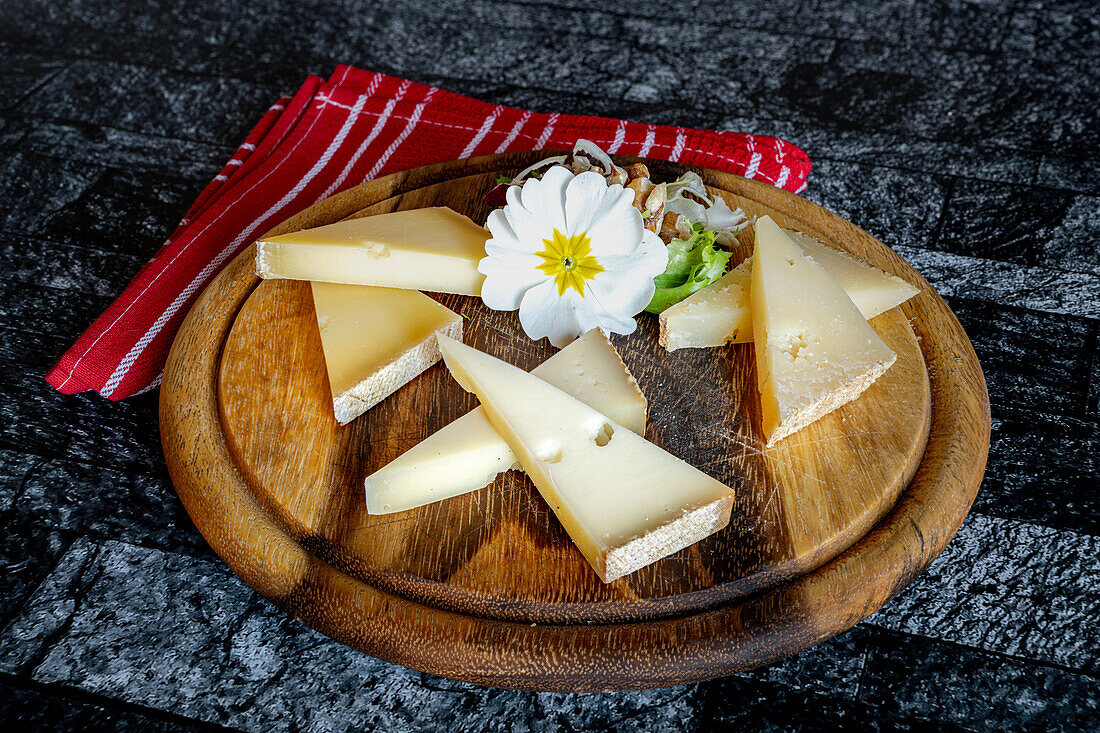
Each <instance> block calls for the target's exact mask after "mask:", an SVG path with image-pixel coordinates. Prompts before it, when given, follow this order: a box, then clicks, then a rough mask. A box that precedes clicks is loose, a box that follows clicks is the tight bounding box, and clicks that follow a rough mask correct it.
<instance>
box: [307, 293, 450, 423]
mask: <svg viewBox="0 0 1100 733" xmlns="http://www.w3.org/2000/svg"><path fill="white" fill-rule="evenodd" d="M310 285H311V288H312V290H313V306H314V309H315V310H316V312H317V327H318V329H320V332H321V345H322V347H323V348H324V352H325V369H326V371H327V372H328V383H329V390H330V391H331V392H332V409H333V413H334V414H335V416H336V420H337V422H339V423H340V424H341V425H344V424H347V423H349V422H351V421H352V420H354V419H355V418H357V417H358V416H359V415H362V414H363V413H364V412H366V411H367V410H369V409H370V408H371V407H374V406H375V405H376V404H378V403H379V402H381V401H382V400H383V399H385V398H386V397H388V396H389V395H391V394H392V393H393V392H395V391H396V390H397V389H398V388H400V387H401V386H402V385H404V384H407V383H408V382H409V381H410V380H412V379H413V378H414V377H416V376H417V375H419V374H420V373H421V372H423V371H424V370H425V369H427V368H428V367H430V366H431V365H432V364H434V363H436V362H437V361H439V357H440V354H439V344H438V342H437V340H436V337H437V336H438V335H439V334H444V335H447V336H450V337H452V338H461V337H462V317H461V316H460V315H458V314H457V313H455V312H454V311H452V310H450V309H449V308H446V307H445V306H443V305H440V304H439V303H437V302H436V301H434V300H432V299H431V298H429V297H428V296H427V295H424V294H423V293H420V292H417V291H415V290H397V289H394V288H372V287H366V286H363V285H337V284H333V283H321V282H315V283H310Z"/></svg>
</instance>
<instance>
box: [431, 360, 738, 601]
mask: <svg viewBox="0 0 1100 733" xmlns="http://www.w3.org/2000/svg"><path fill="white" fill-rule="evenodd" d="M440 350H441V351H442V352H443V358H444V360H445V361H446V362H447V368H448V369H450V370H451V373H452V374H454V376H455V378H456V379H457V380H458V382H459V384H461V385H462V386H463V387H464V388H466V389H467V390H469V391H471V392H474V393H475V394H476V395H477V396H478V398H479V399H480V400H481V405H482V407H483V408H484V409H485V414H486V416H488V418H489V421H490V422H491V423H492V424H493V427H495V428H496V429H497V432H498V433H500V435H501V437H503V438H504V439H505V440H506V441H507V442H508V445H509V446H510V447H511V448H512V452H513V453H515V455H516V458H518V459H519V462H520V465H522V466H523V469H524V471H526V472H527V475H528V476H530V477H531V480H532V481H534V483H535V486H536V487H538V490H539V492H540V493H541V494H542V496H543V498H545V499H546V501H547V503H548V504H549V505H550V508H551V509H553V510H554V514H556V515H557V517H558V519H559V520H560V521H561V523H562V525H563V526H564V527H565V531H566V532H568V534H569V536H570V537H571V538H572V540H573V542H574V543H575V544H576V545H577V547H578V548H579V549H580V551H581V553H582V554H583V555H584V557H585V559H587V560H588V562H589V563H590V564H591V565H592V568H593V569H594V570H595V571H596V574H597V575H599V576H600V578H601V579H602V580H603V581H604V582H605V583H606V582H610V581H612V580H615V579H616V578H619V577H622V576H623V575H626V574H628V573H632V572H634V571H635V570H637V569H639V568H642V567H645V566H646V565H649V564H650V563H653V562H655V561H657V560H659V559H661V558H662V557H665V556H667V555H670V554H672V553H673V552H676V551H677V550H680V549H682V548H684V547H687V546H688V545H691V544H694V543H695V542H698V541H699V540H701V539H703V538H704V537H706V536H708V535H710V534H713V533H714V532H717V531H718V530H720V529H722V528H723V527H725V526H726V525H727V524H728V523H729V517H730V507H731V504H732V502H733V490H732V489H730V488H729V487H728V486H726V485H724V484H722V483H720V482H719V481H716V480H714V479H713V478H711V477H710V476H708V475H706V474H705V473H703V472H702V471H699V470H697V469H695V468H693V467H692V466H690V465H688V464H687V463H685V462H684V461H681V460H680V459H679V458H676V457H675V456H673V455H671V454H669V453H666V452H665V451H663V450H661V449H660V448H658V447H657V446H656V445H654V444H653V443H650V442H649V441H647V440H646V439H645V438H643V437H641V436H640V435H637V434H636V433H633V432H631V431H630V430H628V429H627V428H625V427H623V426H622V425H621V424H620V423H618V422H616V421H614V420H612V419H610V418H609V417H607V416H605V415H603V414H602V413H600V412H598V411H596V410H594V409H592V408H591V407H589V406H588V405H586V404H584V403H583V402H580V401H578V400H576V399H573V398H572V397H570V396H569V395H568V394H566V393H565V392H562V391H561V390H560V389H558V388H557V387H554V386H552V385H550V384H548V383H547V382H544V381H542V380H541V379H539V378H538V377H536V376H534V375H533V374H528V373H527V372H525V371H523V370H522V369H518V368H516V367H514V366H512V365H511V364H506V363H505V362H503V361H500V360H499V359H496V358H494V357H492V356H489V355H488V354H485V353H482V352H480V351H477V350H476V349H472V348H470V347H469V346H465V345H463V344H461V343H459V342H457V341H454V340H451V339H447V338H441V339H440Z"/></svg>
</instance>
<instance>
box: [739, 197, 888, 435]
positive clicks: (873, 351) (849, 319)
mask: <svg viewBox="0 0 1100 733" xmlns="http://www.w3.org/2000/svg"><path fill="white" fill-rule="evenodd" d="M751 289H752V314H753V332H754V346H755V352H756V372H757V379H758V383H759V388H760V403H761V413H762V417H763V430H764V435H765V436H766V437H767V441H768V445H771V444H773V443H775V442H776V441H778V440H780V439H782V438H784V437H786V436H787V435H790V434H791V433H793V432H795V431H796V430H799V429H801V428H802V427H805V426H806V425H809V424H810V423H812V422H814V421H816V420H819V419H820V418H822V417H824V416H825V415H827V414H828V413H830V412H832V411H833V410H836V409H837V408H839V407H840V406H842V405H844V404H846V403H848V402H850V401H852V400H854V399H855V398H856V397H858V396H859V395H860V394H861V393H862V392H863V391H864V390H865V389H867V387H869V386H870V385H871V384H872V383H873V382H874V381H875V380H876V379H878V377H879V376H881V375H882V373H883V372H885V371H886V370H887V369H888V368H889V367H890V365H891V364H893V363H894V360H895V359H896V358H897V355H896V354H894V352H892V351H891V350H890V348H889V347H887V346H886V344H885V343H883V341H882V339H881V338H879V336H878V334H877V333H875V331H874V329H873V328H871V326H870V324H868V323H867V320H866V318H865V317H864V315H863V314H862V313H861V312H860V311H859V309H858V308H857V307H856V306H855V304H854V303H853V302H852V300H851V298H849V297H848V295H847V294H846V293H845V292H844V289H843V288H841V287H840V285H839V284H838V283H837V281H836V280H834V279H833V278H832V276H830V275H829V273H828V272H826V270H825V268H824V267H822V266H821V265H820V264H818V263H817V262H815V261H814V260H813V259H811V258H810V257H808V256H807V255H806V254H805V253H804V252H803V251H802V249H801V248H800V247H799V246H798V245H797V244H795V243H794V241H793V240H792V239H791V238H790V237H789V236H787V234H786V233H785V232H784V231H783V230H782V229H780V228H779V226H778V225H776V223H775V222H774V221H772V219H771V217H768V216H764V217H761V218H760V219H758V220H757V222H756V248H755V250H754V251H753V264H752V288H751Z"/></svg>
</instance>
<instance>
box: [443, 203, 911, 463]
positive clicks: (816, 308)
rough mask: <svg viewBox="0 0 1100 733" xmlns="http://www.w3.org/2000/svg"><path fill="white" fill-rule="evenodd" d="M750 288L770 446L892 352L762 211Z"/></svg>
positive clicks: (840, 399)
mask: <svg viewBox="0 0 1100 733" xmlns="http://www.w3.org/2000/svg"><path fill="white" fill-rule="evenodd" d="M751 290H752V316H753V333H754V343H755V349H756V373H757V379H758V382H759V386H760V404H761V411H762V415H763V429H764V434H765V436H767V440H768V444H769V445H771V444H773V443H775V442H776V441H777V440H780V439H782V438H784V437H785V436H787V435H790V434H791V433H793V432H795V431H796V430H799V429H800V428H802V427H804V426H806V425H809V424H810V423H812V422H814V421H815V420H818V419H820V418H821V417H824V416H825V415H827V414H828V413H830V412H832V411H833V410H835V409H837V408H838V407H840V406H841V405H844V404H846V403H848V402H851V401H852V400H854V399H855V398H856V397H858V396H859V395H860V393H862V392H863V390H865V389H867V387H869V386H870V385H871V384H872V383H873V382H874V381H875V380H876V379H878V378H879V376H881V375H882V373H883V372H885V371H886V370H887V369H888V368H889V367H890V365H891V364H893V363H894V360H895V359H896V358H897V355H896V354H894V352H892V351H891V350H890V349H889V347H887V346H886V344H885V343H883V341H882V339H881V338H879V336H878V334H877V333H875V330H874V329H873V328H871V326H870V324H868V323H867V319H866V318H865V317H864V315H863V314H862V313H861V312H860V311H859V309H858V308H857V307H856V306H855V304H854V303H853V302H852V299H851V298H849V297H848V295H847V294H846V293H845V292H844V289H843V288H841V287H840V285H839V284H838V283H837V281H836V280H834V279H833V278H832V277H831V276H830V275H829V273H828V272H827V271H826V270H825V268H824V267H822V266H821V265H820V264H818V263H817V262H815V261H814V260H812V259H810V258H809V257H807V256H806V254H805V253H804V252H803V251H802V249H801V248H800V247H799V246H798V245H797V244H795V243H794V241H793V240H792V239H791V238H790V237H789V236H787V234H786V233H785V232H784V231H783V230H782V229H780V228H779V226H778V225H777V224H776V223H775V222H774V221H772V219H771V217H769V216H764V217H761V218H760V219H758V220H757V222H756V248H755V250H754V251H753V263H752V288H751ZM444 355H446V352H444Z"/></svg>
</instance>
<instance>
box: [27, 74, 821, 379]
mask: <svg viewBox="0 0 1100 733" xmlns="http://www.w3.org/2000/svg"><path fill="white" fill-rule="evenodd" d="M580 137H584V138H588V139H590V140H593V141H594V142H596V143H598V144H599V145H600V146H601V147H603V148H604V149H605V150H607V151H608V152H610V153H619V154H622V155H637V156H642V157H651V158H664V159H666V160H671V161H679V162H681V163H685V164H688V165H695V166H703V167H707V168H714V169H717V170H722V171H727V172H730V173H735V174H737V175H741V176H745V177H746V178H754V179H757V180H761V181H766V182H767V183H770V184H773V185H775V186H778V187H780V188H785V189H787V190H788V191H794V192H796V193H797V192H800V191H802V190H803V189H804V188H805V187H806V176H807V175H808V174H809V172H810V167H811V164H810V160H809V158H807V157H806V154H805V153H803V152H802V151H801V150H800V149H799V148H797V147H795V146H794V145H791V144H790V143H788V142H785V141H783V140H780V139H778V138H775V137H767V136H764V135H748V134H743V133H733V132H716V131H709V130H692V129H687V128H682V127H669V126H664V125H645V124H640V123H636V122H626V121H623V120H613V119H608V118H604V117H587V116H581V115H563V114H545V113H536V112H527V111H524V110H520V109H513V108H510V107H501V106H500V105H496V104H489V103H487V102H481V101H479V100H476V99H471V98H469V97H464V96H462V95H459V94H455V93H453V92H448V91H445V90H442V89H437V88H436V87H432V86H428V85H425V84H418V83H416V82H412V81H408V80H407V79H399V78H396V77H393V76H388V75H386V74H380V73H375V72H371V71H364V70H362V69H357V68H354V67H351V66H341V67H339V68H338V69H337V70H336V72H335V73H334V74H333V75H332V78H330V79H329V80H327V81H325V80H322V79H320V78H318V77H310V78H309V79H307V80H306V83H305V84H304V85H303V86H302V88H301V89H299V90H298V93H297V94H295V95H294V97H292V98H287V99H282V100H280V101H279V102H278V103H277V104H275V105H274V106H272V107H271V109H270V110H269V111H268V112H267V114H265V115H264V117H263V119H261V120H260V122H259V123H258V124H257V125H256V127H255V128H254V129H253V130H252V132H251V133H250V134H249V136H248V138H247V139H246V140H245V142H244V143H242V144H241V146H240V147H239V148H238V149H237V152H236V153H235V154H234V156H233V158H232V159H230V161H229V162H228V163H227V164H226V166H225V167H224V168H223V169H222V171H221V172H220V173H219V174H218V175H217V176H216V177H215V178H214V180H213V181H211V183H210V185H209V186H207V187H206V189H205V190H204V191H203V192H202V194H200V195H199V198H198V200H196V201H195V203H194V205H193V206H192V207H191V209H190V211H188V212H187V215H186V216H185V217H184V219H183V221H182V222H181V223H180V225H179V227H178V228H177V229H176V231H175V232H173V233H172V236H171V237H169V238H168V241H167V242H166V243H165V244H164V245H163V246H162V247H161V248H160V250H159V251H158V252H157V253H156V255H155V256H154V257H153V259H152V260H150V261H149V263H148V264H147V265H146V266H145V267H143V268H142V269H141V271H140V272H139V273H138V274H137V276H136V277H135V278H134V280H133V282H131V283H130V285H129V286H127V288H126V290H125V291H123V293H122V295H120V296H119V298H118V300H116V301H115V302H114V303H112V304H111V306H110V307H109V308H108V309H107V310H106V311H105V312H104V313H103V314H102V315H101V316H100V317H99V318H98V319H96V321H95V323H93V324H92V325H91V326H90V327H89V328H88V330H87V331H85V332H84V334H83V335H81V336H80V338H79V339H77V341H76V343H75V344H73V346H72V347H70V348H69V350H68V351H67V352H66V353H65V355H64V356H62V357H61V360H60V361H59V362H58V363H57V365H56V366H54V368H53V369H52V370H50V372H49V374H48V375H47V376H46V381H47V382H49V383H50V384H51V385H53V386H54V387H55V388H57V389H58V390H60V391H61V392H64V393H66V394H74V393H76V392H83V391H85V390H95V391H96V392H99V393H100V394H101V395H103V396H104V397H107V398H108V399H112V400H118V399H122V398H124V397H129V396H131V395H135V394H138V393H140V392H144V391H146V390H149V389H152V388H154V387H156V386H157V385H158V384H160V374H161V371H162V370H163V368H164V362H165V359H166V358H167V356H168V349H169V347H170V346H171V344H172V339H173V337H174V336H175V333H176V330H177V329H178V327H179V324H180V322H181V321H182V320H183V318H184V316H185V315H186V314H187V311H188V309H189V308H190V307H191V304H192V303H193V302H194V300H195V299H196V298H197V297H198V295H199V293H201V292H202V290H203V288H204V287H206V285H207V284H208V283H209V282H210V281H211V280H212V279H213V278H214V276H215V275H217V273H218V272H219V271H220V270H221V268H222V267H223V266H224V265H225V264H226V263H227V262H229V260H230V259H232V258H233V257H234V256H235V255H237V254H238V253H239V252H241V250H243V249H244V248H246V247H247V246H248V245H249V244H250V243H251V242H252V241H253V240H254V239H255V238H256V237H258V236H260V235H262V234H263V233H264V232H265V231H267V230H268V229H270V228H272V227H273V226H275V225H276V224H278V223H279V222H280V221H282V220H283V219H286V218H287V217H289V216H291V215H293V214H295V213H297V212H298V211H301V210H302V209H304V208H306V207H308V206H310V205H312V204H314V203H316V202H317V201H320V200H321V199H323V198H326V197H328V196H331V195H333V194H335V193H338V192H339V191H342V190H344V189H346V188H350V187H352V186H354V185H356V184H359V183H362V182H363V181H368V180H370V179H372V178H377V177H379V176H384V175H386V174H388V173H393V172H395V171H401V170H405V169H408V168H415V167H417V166H422V165H429V164H431V163H441V162H444V161H448V160H454V159H457V158H466V157H470V156H474V155H486V154H490V153H503V152H509V151H513V150H542V149H549V150H557V149H566V148H570V147H572V145H573V143H574V141H576V139H577V138H580Z"/></svg>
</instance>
